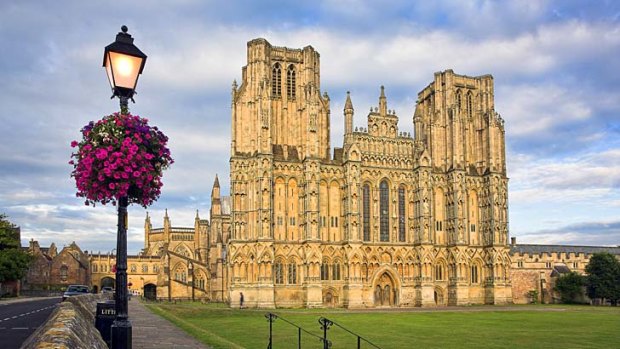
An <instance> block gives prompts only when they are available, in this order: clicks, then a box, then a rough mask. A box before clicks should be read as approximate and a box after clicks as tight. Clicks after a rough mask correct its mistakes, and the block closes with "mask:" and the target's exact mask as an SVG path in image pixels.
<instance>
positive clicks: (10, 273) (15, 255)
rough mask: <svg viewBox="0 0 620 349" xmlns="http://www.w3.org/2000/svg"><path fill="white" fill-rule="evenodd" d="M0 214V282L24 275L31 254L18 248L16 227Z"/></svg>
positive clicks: (16, 278) (19, 243) (30, 259)
mask: <svg viewBox="0 0 620 349" xmlns="http://www.w3.org/2000/svg"><path fill="white" fill-rule="evenodd" d="M6 218H7V217H6V215H4V214H0V282H4V281H9V280H18V279H21V278H22V277H24V275H26V271H28V267H29V266H30V262H31V261H32V256H31V255H29V254H28V253H27V252H25V251H22V250H21V248H20V245H21V242H20V241H19V231H18V230H17V227H16V226H15V225H14V224H12V223H11V222H9V221H8V220H7V219H6Z"/></svg>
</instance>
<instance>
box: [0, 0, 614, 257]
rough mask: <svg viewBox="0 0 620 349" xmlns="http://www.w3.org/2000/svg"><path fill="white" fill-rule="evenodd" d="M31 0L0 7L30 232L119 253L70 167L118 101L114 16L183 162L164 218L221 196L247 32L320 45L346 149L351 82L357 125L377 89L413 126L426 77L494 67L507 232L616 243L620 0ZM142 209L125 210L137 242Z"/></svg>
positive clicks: (2, 73)
mask: <svg viewBox="0 0 620 349" xmlns="http://www.w3.org/2000/svg"><path fill="white" fill-rule="evenodd" d="M167 3H168V1H145V0H134V1H123V2H118V4H116V2H115V3H114V4H111V2H110V1H78V0H76V1H63V0H59V1H28V0H19V1H18V0H9V1H2V2H1V3H0V47H2V52H3V53H2V54H1V55H0V80H1V81H2V85H1V87H0V91H1V93H0V133H1V134H2V136H1V138H0V213H2V212H3V213H6V214H7V215H8V216H9V218H10V220H11V221H12V222H14V223H16V224H18V225H20V226H21V228H22V243H23V244H26V243H27V241H28V240H30V239H31V238H34V239H36V240H39V241H40V243H41V244H42V245H44V246H48V245H49V244H50V243H51V242H56V244H57V245H58V246H63V245H65V244H69V243H71V241H74V240H75V241H76V242H77V243H78V244H79V245H80V246H81V247H82V248H83V249H86V250H91V251H102V252H103V251H109V250H111V249H112V248H114V247H115V240H116V235H115V234H116V233H115V229H116V212H115V208H114V207H112V206H97V207H94V208H93V207H91V206H84V204H83V201H82V200H80V199H78V198H76V197H75V187H74V182H73V181H72V180H71V178H70V177H69V174H70V172H71V169H72V168H71V166H70V165H68V164H67V162H68V161H69V158H70V154H71V148H70V146H69V143H70V142H71V141H72V140H74V139H78V137H79V129H80V128H81V127H82V126H84V125H85V124H86V123H88V121H90V120H96V119H100V118H101V117H102V116H104V115H107V114H109V113H111V112H114V111H116V110H117V109H118V101H117V100H110V98H109V97H110V95H111V92H110V90H109V85H108V82H107V78H106V77H105V72H104V69H103V68H102V67H101V62H102V56H103V47H104V46H106V45H107V44H109V43H111V42H112V41H114V37H115V35H116V33H117V32H118V31H119V28H120V26H121V25H122V24H126V25H127V26H128V27H129V32H130V34H132V35H133V37H134V38H135V44H136V45H137V46H138V47H140V49H142V51H144V52H145V53H146V54H147V55H148V56H149V57H148V61H147V64H146V68H145V70H144V74H143V75H142V77H141V78H140V83H139V85H138V95H137V96H136V104H132V105H130V108H131V111H132V112H133V113H134V114H138V115H141V116H145V117H148V118H149V120H150V121H151V123H152V124H154V125H157V126H159V127H160V128H161V129H162V130H163V131H164V132H165V133H166V134H167V135H168V136H169V137H170V143H169V146H170V148H171V150H172V153H173V157H174V158H175V160H176V163H175V164H174V165H173V166H172V167H171V168H170V169H169V170H168V171H167V172H166V173H165V175H164V183H165V185H164V188H163V194H162V196H161V198H160V200H159V201H158V202H157V203H155V204H154V205H153V206H151V207H150V208H149V209H148V211H149V212H150V214H151V216H152V217H153V223H154V225H155V226H161V224H162V217H163V213H164V210H165V209H166V208H167V209H168V212H169V215H170V217H171V220H172V224H173V225H175V226H191V225H193V218H194V216H195V214H196V210H199V211H200V216H201V218H208V210H209V196H210V192H211V187H212V184H213V180H214V178H215V175H216V173H217V174H219V178H220V183H221V184H222V189H223V192H224V194H228V184H229V180H228V175H229V168H228V158H229V149H230V148H229V142H230V87H231V84H232V82H233V80H235V79H236V80H237V81H239V80H240V78H241V67H242V66H243V65H244V64H245V55H246V52H245V49H246V42H247V41H249V40H251V39H253V38H257V37H264V38H266V39H267V40H269V41H270V42H271V43H272V44H273V45H277V46H288V47H293V48H301V47H304V46H306V45H312V46H313V47H314V48H315V49H316V50H318V51H319V52H320V54H321V68H322V72H321V78H322V86H321V87H322V89H323V91H327V92H328V93H329V95H330V97H331V100H332V128H331V132H332V134H331V136H332V147H335V146H340V145H341V144H342V132H343V128H344V127H343V119H342V109H343V104H344V96H345V94H346V91H347V90H350V91H351V96H352V99H353V104H354V107H355V109H356V116H355V120H354V124H355V126H364V125H366V121H365V116H366V115H365V113H364V112H365V111H366V110H368V109H369V108H370V107H371V106H375V105H377V100H378V94H379V86H380V85H385V88H386V94H387V97H388V107H389V108H390V109H395V110H396V111H397V114H398V115H399V116H400V125H401V129H402V130H404V131H408V132H413V126H412V115H413V110H414V105H415V100H416V97H417V92H418V91H420V90H421V89H422V88H424V87H425V86H426V85H427V84H428V83H429V82H430V81H431V80H432V79H433V73H434V72H436V71H441V70H445V69H450V68H451V69H454V71H455V72H457V73H459V74H466V75H481V74H487V73H490V74H492V75H493V76H494V77H495V92H496V95H495V102H496V108H497V110H498V112H499V113H500V114H501V115H502V117H503V118H504V119H505V121H506V142H507V157H508V171H509V172H508V176H509V177H510V184H509V189H510V196H509V199H510V234H511V236H516V237H517V239H518V241H519V242H522V243H561V244H573V245H618V244H620V190H619V188H620V114H619V112H620V58H619V57H620V2H617V1H593V2H589V1H587V2H586V1H556V2H554V1H527V0H524V1H512V2H509V1H502V2H494V1H415V2H414V1H409V0H403V1H400V0H386V1H357V0H330V1H291V2H290V3H291V4H289V2H285V1H247V2H238V1H225V2H214V1H199V0H183V1H175V2H174V3H175V5H174V6H170V5H168V4H167ZM145 211H146V210H145V209H143V208H141V207H131V208H130V236H129V251H130V253H135V252H138V251H139V250H140V248H142V245H143V222H144V217H145V214H146V212H145Z"/></svg>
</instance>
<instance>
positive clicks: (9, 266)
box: [0, 248, 32, 282]
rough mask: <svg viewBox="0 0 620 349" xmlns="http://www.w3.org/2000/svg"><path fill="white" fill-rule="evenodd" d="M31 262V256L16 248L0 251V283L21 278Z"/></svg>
mask: <svg viewBox="0 0 620 349" xmlns="http://www.w3.org/2000/svg"><path fill="white" fill-rule="evenodd" d="M31 261H32V256H31V255H29V254H28V253H27V252H24V251H22V250H19V249H16V248H9V249H6V250H2V251H0V282H4V281H8V280H19V279H21V278H23V277H24V275H26V272H27V271H28V267H29V266H30V262H31Z"/></svg>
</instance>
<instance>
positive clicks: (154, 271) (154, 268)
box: [153, 264, 159, 273]
mask: <svg viewBox="0 0 620 349" xmlns="http://www.w3.org/2000/svg"><path fill="white" fill-rule="evenodd" d="M153 273H159V265H157V264H155V265H154V266H153Z"/></svg>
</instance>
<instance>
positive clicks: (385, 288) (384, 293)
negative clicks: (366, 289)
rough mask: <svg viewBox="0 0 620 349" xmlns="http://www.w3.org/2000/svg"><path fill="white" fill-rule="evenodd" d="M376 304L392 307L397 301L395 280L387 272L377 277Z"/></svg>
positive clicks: (375, 288)
mask: <svg viewBox="0 0 620 349" xmlns="http://www.w3.org/2000/svg"><path fill="white" fill-rule="evenodd" d="M374 296H375V306H377V307H390V306H394V305H396V303H397V300H398V297H397V291H396V288H395V287H394V280H393V279H392V277H391V276H390V274H388V273H387V272H385V273H383V274H382V275H381V276H380V277H379V278H377V283H376V284H375V287H374Z"/></svg>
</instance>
